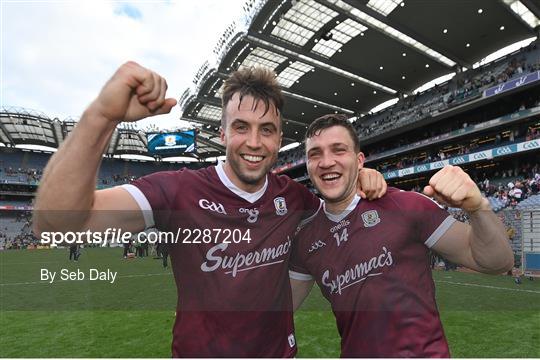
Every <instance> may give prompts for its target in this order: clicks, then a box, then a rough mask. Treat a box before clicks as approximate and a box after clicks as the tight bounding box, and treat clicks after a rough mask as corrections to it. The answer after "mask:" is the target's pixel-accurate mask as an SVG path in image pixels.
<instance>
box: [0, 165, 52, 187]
mask: <svg viewBox="0 0 540 360" xmlns="http://www.w3.org/2000/svg"><path fill="white" fill-rule="evenodd" d="M2 162H3V160H0V182H3V183H9V182H13V181H15V182H20V183H30V184H31V183H37V182H38V181H39V180H41V176H42V175H43V169H36V168H22V167H19V168H13V167H11V166H8V167H3V166H2Z"/></svg>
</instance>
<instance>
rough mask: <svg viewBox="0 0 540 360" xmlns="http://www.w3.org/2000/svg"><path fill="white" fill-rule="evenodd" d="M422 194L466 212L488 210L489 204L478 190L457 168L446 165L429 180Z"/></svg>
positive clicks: (465, 174) (467, 176)
mask: <svg viewBox="0 0 540 360" xmlns="http://www.w3.org/2000/svg"><path fill="white" fill-rule="evenodd" d="M424 194H426V195H427V196H432V197H434V198H435V199H436V200H437V201H438V202H440V203H442V204H446V205H448V206H451V207H458V208H461V209H463V210H465V211H467V212H474V211H477V210H480V209H486V210H487V209H489V203H488V201H487V199H485V198H484V197H483V196H482V194H481V193H480V189H478V186H476V184H475V183H474V181H473V180H472V179H471V178H470V176H469V175H468V174H467V173H466V172H465V171H463V170H462V169H461V168H460V167H459V166H452V165H447V166H445V167H444V168H442V169H441V170H439V171H438V172H437V173H436V174H435V175H433V176H432V177H431V179H430V180H429V185H428V186H426V187H425V188H424Z"/></svg>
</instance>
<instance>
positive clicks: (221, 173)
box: [216, 161, 268, 204]
mask: <svg viewBox="0 0 540 360" xmlns="http://www.w3.org/2000/svg"><path fill="white" fill-rule="evenodd" d="M216 172H217V174H218V177H219V180H221V182H222V183H223V185H225V187H226V188H227V189H229V190H231V191H232V192H233V193H235V194H236V195H238V196H240V197H241V198H242V199H244V200H246V201H248V202H250V203H252V204H253V203H254V202H255V201H257V200H259V199H260V198H261V197H262V196H263V195H264V193H265V192H266V188H267V187H268V175H266V178H265V180H264V185H263V187H262V188H261V189H260V190H257V191H255V192H254V193H249V192H247V191H244V190H242V189H240V188H239V187H238V186H236V185H234V184H233V183H232V181H231V180H230V179H229V177H228V176H227V174H225V170H224V169H223V162H221V161H218V163H217V165H216Z"/></svg>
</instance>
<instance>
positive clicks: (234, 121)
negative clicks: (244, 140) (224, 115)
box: [231, 119, 248, 125]
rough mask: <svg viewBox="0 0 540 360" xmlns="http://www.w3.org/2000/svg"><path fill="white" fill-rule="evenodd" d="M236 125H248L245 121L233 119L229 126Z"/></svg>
mask: <svg viewBox="0 0 540 360" xmlns="http://www.w3.org/2000/svg"><path fill="white" fill-rule="evenodd" d="M237 123H240V124H245V125H247V124H248V122H247V121H245V120H242V119H234V120H233V121H232V122H231V125H232V124H237Z"/></svg>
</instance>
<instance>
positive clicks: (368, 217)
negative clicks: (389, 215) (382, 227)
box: [362, 210, 381, 227]
mask: <svg viewBox="0 0 540 360" xmlns="http://www.w3.org/2000/svg"><path fill="white" fill-rule="evenodd" d="M362 220H363V221H364V226H365V227H372V226H375V225H377V224H378V223H380V222H381V218H380V217H379V213H378V212H377V210H368V211H365V212H363V213H362Z"/></svg>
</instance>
